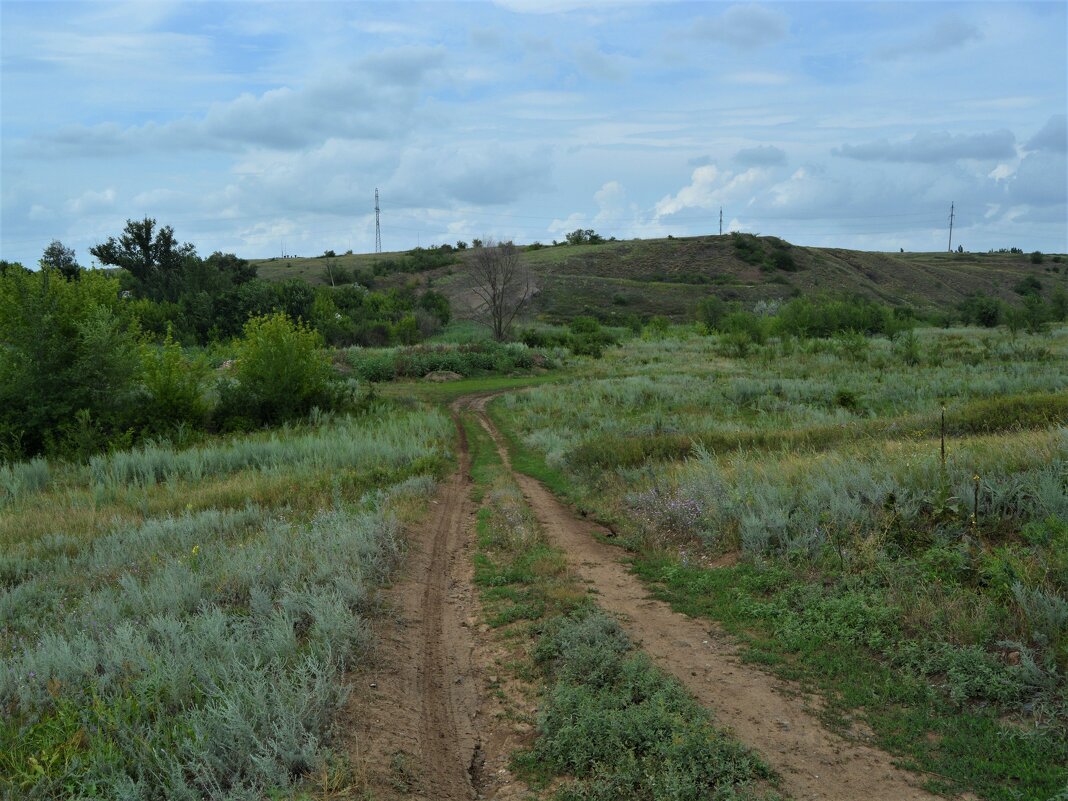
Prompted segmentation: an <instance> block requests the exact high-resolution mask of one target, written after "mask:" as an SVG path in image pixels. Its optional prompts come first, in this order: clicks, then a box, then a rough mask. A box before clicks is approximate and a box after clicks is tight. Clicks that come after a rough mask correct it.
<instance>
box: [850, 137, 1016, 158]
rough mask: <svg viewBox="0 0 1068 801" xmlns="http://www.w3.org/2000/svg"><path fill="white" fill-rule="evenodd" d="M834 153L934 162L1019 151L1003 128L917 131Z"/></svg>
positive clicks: (1009, 154)
mask: <svg viewBox="0 0 1068 801" xmlns="http://www.w3.org/2000/svg"><path fill="white" fill-rule="evenodd" d="M831 153H832V154H833V155H835V156H842V157H844V158H849V159H856V160H858V161H890V162H909V161H912V162H923V163H927V164H934V163H939V162H950V161H957V160H959V159H1003V158H1011V157H1012V156H1014V155H1015V153H1016V137H1015V136H1014V135H1013V134H1012V132H1011V131H1007V130H1000V131H990V132H988V133H978V134H951V133H947V132H944V131H943V132H933V133H918V134H916V135H915V136H913V137H912V138H911V139H908V140H905V141H898V142H890V141H888V140H886V139H879V140H876V141H874V142H865V143H862V144H859V145H850V144H844V145H842V146H841V147H837V148H834V149H833V150H832V151H831Z"/></svg>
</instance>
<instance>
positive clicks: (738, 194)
mask: <svg viewBox="0 0 1068 801" xmlns="http://www.w3.org/2000/svg"><path fill="white" fill-rule="evenodd" d="M771 177H772V176H771V173H770V172H769V171H768V170H767V169H766V168H763V167H750V168H749V169H746V170H744V171H742V172H739V173H734V172H730V171H720V170H719V169H718V168H717V167H716V166H715V165H714V164H708V165H706V166H704V167H698V168H697V169H695V170H694V171H693V173H692V174H691V176H690V183H689V184H688V185H686V186H684V187H683V188H682V189H680V190H679V191H678V192H676V193H675V194H674V195H668V196H666V197H664V198H662V199H661V200H660V201H659V202H657V204H656V206H655V208H654V213H655V216H656V217H657V218H660V217H667V216H670V215H672V214H678V213H679V212H680V211H684V210H685V209H691V208H699V209H711V208H715V207H716V206H721V205H724V204H730V203H734V204H735V205H738V204H742V203H751V202H752V198H753V197H754V195H755V194H757V193H759V192H760V191H761V190H762V189H764V188H766V187H767V185H768V183H769V182H770V180H771Z"/></svg>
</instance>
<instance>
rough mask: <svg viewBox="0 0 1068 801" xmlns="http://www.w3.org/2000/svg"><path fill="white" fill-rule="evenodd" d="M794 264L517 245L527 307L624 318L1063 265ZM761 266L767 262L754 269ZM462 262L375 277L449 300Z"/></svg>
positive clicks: (989, 281) (889, 260)
mask: <svg viewBox="0 0 1068 801" xmlns="http://www.w3.org/2000/svg"><path fill="white" fill-rule="evenodd" d="M754 241H756V242H757V243H758V244H759V247H760V249H761V250H762V251H764V252H766V253H767V254H772V253H777V252H779V250H780V249H782V245H780V244H779V242H780V240H775V241H773V240H772V238H770V237H760V238H759V239H756V240H754ZM785 252H788V253H789V255H790V257H791V258H792V259H793V261H794V263H795V266H796V267H797V270H796V271H794V272H784V271H782V270H777V269H774V270H768V269H767V266H768V265H767V264H763V263H762V262H760V261H759V260H758V261H757V262H754V263H747V262H746V261H745V260H744V259H743V258H742V257H741V256H742V255H743V254H740V253H739V252H738V248H737V247H736V245H735V243H734V241H733V240H732V238H731V237H730V236H695V237H679V238H672V239H646V240H627V241H618V242H605V243H603V244H599V245H568V246H561V247H543V248H541V249H537V250H522V252H521V259H522V263H524V264H525V265H528V266H529V267H530V268H531V270H532V271H533V272H534V274H535V275H536V277H537V280H538V285H539V290H540V291H539V295H538V297H537V298H535V303H534V305H533V307H532V309H531V313H532V315H533V316H540V317H543V318H545V319H549V320H554V321H568V320H570V319H572V318H573V317H575V316H578V315H582V314H590V313H593V314H596V315H597V316H598V317H602V318H604V319H608V320H610V319H613V318H617V319H622V317H623V316H625V315H628V314H636V315H638V316H639V317H642V318H648V317H650V316H653V315H666V316H668V317H670V318H671V319H673V320H675V321H677V322H681V321H689V320H692V319H693V313H694V309H695V307H696V304H697V302H698V301H699V300H700V299H701V298H702V297H704V296H705V295H708V294H715V295H717V296H719V297H721V298H723V299H725V300H737V301H740V302H742V303H744V304H746V305H749V306H751V305H752V304H754V303H756V302H758V301H761V300H776V299H778V300H781V299H784V298H790V297H793V296H794V295H796V294H799V293H800V294H809V293H815V292H823V291H836V292H845V293H849V294H861V295H863V296H865V297H868V298H870V299H872V300H877V301H880V302H883V303H889V304H892V305H899V304H902V303H907V304H911V305H913V306H916V307H918V308H920V309H923V310H927V311H933V310H936V309H942V310H946V309H949V308H951V307H952V306H954V305H955V304H957V303H959V302H960V301H962V300H964V299H965V298H966V297H967V296H968V295H971V294H975V293H977V292H982V293H984V294H986V295H991V296H994V297H1000V298H1002V299H1003V300H1006V301H1010V302H1013V303H1015V302H1017V301H1018V296H1017V295H1016V294H1015V293H1014V291H1013V287H1014V286H1015V285H1016V284H1017V283H1018V282H1019V281H1020V279H1021V278H1023V277H1024V276H1027V275H1035V276H1039V277H1040V278H1042V279H1043V282H1044V283H1045V284H1047V285H1049V284H1052V283H1053V282H1055V281H1062V280H1063V277H1062V276H1060V275H1055V274H1054V275H1051V274H1049V273H1046V272H1045V271H1044V267H1046V266H1048V263H1047V264H1046V265H1033V264H1031V262H1030V258H1029V256H1028V255H1027V254H1011V253H990V254H988V253H966V254H957V253H953V254H947V253H901V254H899V253H878V252H867V251H851V250H842V249H839V248H807V247H797V246H790V245H788V244H787V245H786V250H785ZM400 255H403V254H355V255H352V256H338V257H337V258H336V260H335V262H336V264H337V265H338V266H339V267H345V268H346V269H350V270H352V269H355V270H358V271H359V270H362V271H370V270H371V269H372V267H373V265H374V262H375V261H376V260H382V259H386V258H396V257H398V256H400ZM253 263H254V264H256V266H257V267H258V269H259V273H260V275H261V277H264V278H266V279H268V280H283V279H285V278H292V277H299V278H303V279H305V280H307V281H309V282H311V283H316V284H324V283H326V282H327V280H326V265H325V260H324V259H315V258H310V259H309V258H305V259H285V260H282V259H269V260H261V261H255V262H253ZM762 267H764V269H761V268H762ZM461 270H462V265H461V264H454V265H451V266H450V267H447V268H443V269H436V270H433V271H430V272H429V273H423V274H414V275H408V274H398V275H391V276H383V277H382V278H380V279H376V287H377V286H379V285H381V286H382V287H388V286H401V285H403V283H404V282H405V281H407V280H409V279H410V278H412V277H414V276H415V275H419V276H424V277H425V276H430V277H432V278H433V280H434V285H435V287H436V288H438V289H439V290H442V291H444V292H445V293H446V294H449V293H453V294H454V295H455V297H454V300H458V299H459V295H460V294H462V293H461V291H460V290H459V289H456V288H455V287H458V286H459V284H460V282H455V281H452V280H451V278H452V277H453V276H450V271H451V272H452V273H454V274H455V273H458V272H459V271H461Z"/></svg>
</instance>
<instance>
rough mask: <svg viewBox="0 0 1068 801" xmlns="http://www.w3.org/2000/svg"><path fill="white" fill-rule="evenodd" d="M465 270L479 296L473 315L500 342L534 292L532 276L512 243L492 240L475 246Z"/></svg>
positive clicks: (476, 294)
mask: <svg viewBox="0 0 1068 801" xmlns="http://www.w3.org/2000/svg"><path fill="white" fill-rule="evenodd" d="M467 271H468V276H469V279H470V287H471V292H472V293H473V294H474V295H475V297H476V298H477V299H478V302H477V304H476V306H475V308H474V315H473V316H474V317H475V319H477V320H479V321H480V322H483V323H485V324H486V325H488V326H489V327H490V328H491V329H493V338H494V339H496V340H497V341H498V342H500V341H502V340H503V339H504V338H505V336H506V335H507V333H508V329H509V328H511V326H512V322H513V321H514V320H515V318H516V316H517V315H518V314H519V312H520V311H522V310H523V308H524V307H525V306H526V305H527V303H528V302H529V301H530V299H531V298H532V297H533V296H534V281H533V276H532V275H531V273H530V270H529V268H527V267H526V266H525V265H524V264H522V263H521V262H520V260H519V250H518V249H517V248H516V246H515V245H513V244H512V243H511V242H500V243H496V242H494V241H493V240H487V241H486V242H485V243H483V244H481V245H480V246H478V247H476V248H474V252H473V253H472V254H471V255H470V256H469V257H468V262H467Z"/></svg>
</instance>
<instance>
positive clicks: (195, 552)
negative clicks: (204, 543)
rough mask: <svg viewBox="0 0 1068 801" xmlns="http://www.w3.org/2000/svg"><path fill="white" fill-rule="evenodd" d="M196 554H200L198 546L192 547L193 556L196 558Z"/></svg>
mask: <svg viewBox="0 0 1068 801" xmlns="http://www.w3.org/2000/svg"><path fill="white" fill-rule="evenodd" d="M198 553H200V546H199V545H194V546H193V556H196V555H197V554H198Z"/></svg>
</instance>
